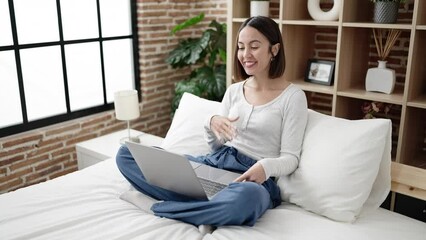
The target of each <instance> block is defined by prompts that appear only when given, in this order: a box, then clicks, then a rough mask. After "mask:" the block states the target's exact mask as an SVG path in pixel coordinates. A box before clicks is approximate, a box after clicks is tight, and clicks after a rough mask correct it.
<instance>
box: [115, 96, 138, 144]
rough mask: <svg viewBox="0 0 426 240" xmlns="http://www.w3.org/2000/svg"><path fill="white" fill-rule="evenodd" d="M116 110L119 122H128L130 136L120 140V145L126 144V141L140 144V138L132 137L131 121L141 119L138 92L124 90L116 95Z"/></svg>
mask: <svg viewBox="0 0 426 240" xmlns="http://www.w3.org/2000/svg"><path fill="white" fill-rule="evenodd" d="M114 108H115V117H116V118H117V119H118V120H123V121H127V133H128V136H127V137H125V138H122V139H120V143H121V144H124V142H125V141H131V142H139V138H138V137H131V136H130V120H134V119H136V118H138V117H139V115H140V111H139V101H138V91H136V90H122V91H118V92H115V93H114Z"/></svg>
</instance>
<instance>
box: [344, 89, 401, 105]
mask: <svg viewBox="0 0 426 240" xmlns="http://www.w3.org/2000/svg"><path fill="white" fill-rule="evenodd" d="M337 95H338V96H342V97H350V98H359V99H364V100H369V101H377V102H385V103H392V104H397V105H402V103H403V93H402V92H394V93H392V94H386V93H376V92H367V91H365V90H364V89H348V90H343V91H337Z"/></svg>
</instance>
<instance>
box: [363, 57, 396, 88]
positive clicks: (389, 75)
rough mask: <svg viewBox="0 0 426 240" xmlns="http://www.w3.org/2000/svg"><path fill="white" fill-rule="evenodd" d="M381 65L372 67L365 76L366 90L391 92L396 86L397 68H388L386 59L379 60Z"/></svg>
mask: <svg viewBox="0 0 426 240" xmlns="http://www.w3.org/2000/svg"><path fill="white" fill-rule="evenodd" d="M378 62H379V66H378V67H376V68H370V69H368V71H367V76H366V78H365V90H367V91H369V92H382V93H387V94H391V93H392V92H393V89H394V87H395V79H396V77H395V70H393V69H389V68H386V61H378Z"/></svg>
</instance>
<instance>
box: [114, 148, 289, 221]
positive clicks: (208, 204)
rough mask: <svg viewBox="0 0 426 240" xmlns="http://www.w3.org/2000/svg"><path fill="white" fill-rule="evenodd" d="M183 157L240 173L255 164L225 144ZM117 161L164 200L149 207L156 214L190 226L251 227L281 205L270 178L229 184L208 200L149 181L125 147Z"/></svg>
mask: <svg viewBox="0 0 426 240" xmlns="http://www.w3.org/2000/svg"><path fill="white" fill-rule="evenodd" d="M186 157H187V158H188V159H189V160H191V161H194V162H199V163H203V164H207V165H210V166H213V167H216V168H221V169H226V170H230V171H234V172H239V173H242V172H245V171H246V170H247V169H249V168H250V167H251V166H252V165H253V164H255V163H256V161H255V160H253V159H251V158H249V157H247V156H244V155H243V154H240V153H239V152H238V150H237V149H235V148H232V147H227V146H224V147H222V148H220V149H219V150H218V151H216V152H214V153H212V154H208V155H203V156H198V157H193V156H189V155H186ZM116 161H117V166H118V168H119V169H120V171H121V173H122V174H123V175H124V177H125V178H126V179H127V180H128V181H129V182H130V183H131V184H132V185H133V186H134V187H135V188H136V189H137V190H138V191H140V192H142V193H144V194H146V195H148V196H151V197H153V198H155V199H159V200H164V201H163V202H158V203H155V204H154V205H153V206H152V208H151V210H152V211H153V212H154V214H155V215H157V216H161V217H166V218H171V219H177V220H180V221H183V222H187V223H191V224H193V225H201V224H208V225H213V226H222V225H248V226H253V225H254V224H255V222H256V221H257V219H258V218H259V217H261V216H262V215H263V213H265V211H266V210H267V209H268V208H274V207H276V206H278V205H280V204H281V196H280V189H279V187H278V186H277V185H276V183H275V182H274V180H273V179H271V178H270V179H268V180H267V181H265V182H264V183H263V184H262V185H260V184H257V183H254V182H238V183H236V182H235V183H230V184H229V186H228V187H226V188H225V189H223V190H222V191H220V192H219V193H217V194H216V195H215V196H214V197H213V198H212V199H211V200H209V201H200V200H195V199H192V198H190V197H187V196H184V195H181V194H178V193H176V192H172V191H169V190H166V189H163V188H160V187H156V186H153V185H151V184H149V183H148V182H147V181H146V180H145V177H144V176H143V174H142V172H141V171H140V169H139V167H138V166H137V164H136V162H135V160H134V159H133V157H132V155H131V154H130V152H129V150H128V149H127V147H125V146H122V147H121V148H120V149H119V151H118V153H117V157H116Z"/></svg>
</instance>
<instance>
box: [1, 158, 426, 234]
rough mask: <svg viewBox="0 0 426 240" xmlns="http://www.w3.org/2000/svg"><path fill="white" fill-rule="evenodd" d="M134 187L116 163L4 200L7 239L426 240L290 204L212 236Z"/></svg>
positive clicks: (370, 219)
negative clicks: (133, 200)
mask: <svg viewBox="0 0 426 240" xmlns="http://www.w3.org/2000/svg"><path fill="white" fill-rule="evenodd" d="M129 188H130V185H129V183H128V182H127V181H126V180H125V179H124V178H123V177H122V175H121V174H120V172H119V171H118V169H117V167H116V165H115V161H114V160H113V159H109V160H107V161H104V162H101V163H99V164H96V165H94V166H91V167H88V168H85V169H83V170H81V171H78V172H75V173H72V174H68V175H66V176H63V177H60V178H57V179H55V180H51V181H48V182H45V183H41V184H37V185H34V186H31V187H27V188H23V189H20V190H17V191H15V192H11V193H6V194H2V195H0V239H2V240H6V239H287V240H291V239H299V240H300V239H304V240H306V239H327V240H331V239H345V240H350V239H354V240H355V239H356V240H359V239H387V240H393V239H395V240H397V239H398V240H400V239H411V240H417V239H418V240H425V239H426V224H425V223H423V222H420V221H417V220H413V219H410V218H407V217H404V216H402V215H399V214H396V213H393V212H390V211H387V210H384V209H379V210H378V211H375V212H374V213H372V214H370V215H366V216H363V217H361V218H360V219H359V220H358V221H356V222H355V223H354V224H345V223H339V222H334V221H332V220H329V219H326V218H324V217H321V216H318V215H315V214H313V213H310V212H306V211H304V210H302V209H301V208H298V207H296V206H294V205H290V204H283V205H282V206H280V207H278V208H276V209H273V210H268V211H267V213H266V214H265V215H264V216H263V217H262V218H260V219H259V221H258V222H257V223H256V225H255V226H254V227H241V226H229V227H220V228H218V229H216V230H215V231H213V232H212V233H209V234H205V235H204V234H202V233H200V231H199V230H198V228H197V227H195V226H192V225H189V224H185V223H182V222H179V221H175V220H170V219H165V218H159V217H156V216H153V215H150V214H147V213H145V212H143V211H141V210H139V209H138V208H136V207H135V206H133V205H132V204H130V203H128V202H125V201H123V200H121V199H120V198H119V196H120V194H121V193H123V192H124V191H127V190H128V189H129Z"/></svg>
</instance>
